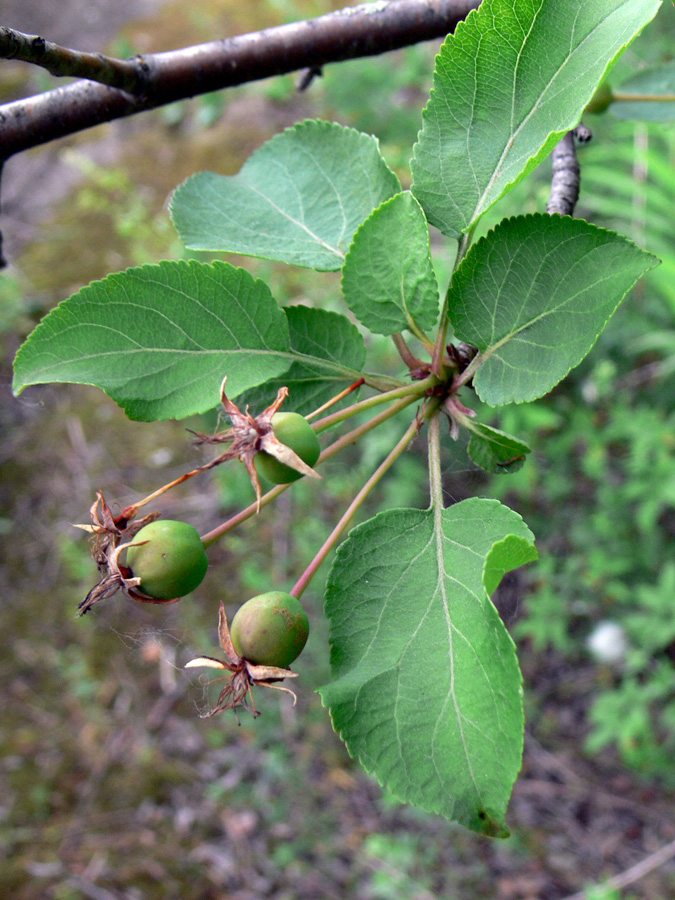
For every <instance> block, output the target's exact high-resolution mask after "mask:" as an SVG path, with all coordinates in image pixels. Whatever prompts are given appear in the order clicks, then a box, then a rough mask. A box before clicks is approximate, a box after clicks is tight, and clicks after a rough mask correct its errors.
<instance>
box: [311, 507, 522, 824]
mask: <svg viewBox="0 0 675 900" xmlns="http://www.w3.org/2000/svg"><path fill="white" fill-rule="evenodd" d="M509 535H515V536H516V538H517V541H518V543H517V545H516V546H515V547H513V546H512V549H514V551H515V556H516V561H515V562H514V565H517V564H519V561H520V560H521V559H522V555H523V554H522V546H521V543H522V542H527V543H528V544H531V543H532V534H531V532H530V531H529V529H528V528H527V526H526V525H525V524H524V522H523V520H522V519H521V518H520V516H518V515H517V514H516V513H514V512H512V510H510V509H507V508H506V507H505V506H502V505H501V504H500V503H498V502H497V501H496V500H482V499H471V500H464V501H463V502H462V503H457V504H455V505H454V506H451V507H450V508H449V509H445V510H441V509H435V510H434V509H431V510H417V509H394V510H389V511H387V512H384V513H381V514H380V515H378V516H376V517H375V518H374V519H370V520H369V521H368V522H364V523H363V524H362V525H360V526H358V527H357V528H355V529H354V530H353V531H352V532H351V533H350V535H349V537H348V538H347V540H346V541H345V542H344V543H343V544H342V545H341V546H340V547H339V549H338V551H337V555H336V559H335V562H334V564H333V568H332V570H331V573H330V575H329V578H328V586H327V590H326V614H327V616H328V618H329V621H330V639H331V669H332V672H333V681H332V682H331V683H330V684H329V685H327V686H325V687H323V688H322V689H321V694H322V697H323V701H324V703H325V704H326V705H327V706H329V707H330V711H331V716H332V719H333V725H334V727H335V729H336V731H338V732H339V734H340V736H341V737H342V738H343V740H344V741H345V742H346V744H347V748H348V750H349V752H350V753H351V754H352V755H353V756H356V757H357V758H358V759H359V761H360V762H361V764H362V765H363V766H364V768H365V769H366V770H367V771H368V772H373V773H374V774H375V775H376V776H377V778H378V780H379V781H380V783H381V784H383V785H386V786H387V787H388V788H389V789H390V790H391V791H393V792H394V793H395V794H396V795H397V796H399V797H401V799H403V800H407V801H409V802H411V803H414V804H415V805H417V806H419V807H421V808H422V809H425V810H427V811H429V812H436V813H440V814H441V815H443V816H446V817H447V818H449V819H454V820H456V821H458V822H461V823H462V824H463V825H465V826H466V827H468V828H471V829H473V830H475V831H478V832H481V833H483V834H489V835H492V836H500V837H504V836H506V834H508V830H507V829H506V825H505V823H504V815H505V812H506V806H507V803H508V799H509V796H510V793H511V789H512V786H513V782H514V780H515V778H516V775H517V773H518V769H519V768H520V760H521V754H522V741H523V710H522V688H521V675H520V671H519V669H518V662H517V659H516V653H515V648H514V645H513V641H512V640H511V638H510V637H509V634H508V632H507V631H506V629H505V628H504V625H503V623H502V621H501V619H500V618H499V615H498V614H497V611H496V610H495V608H494V606H493V605H492V603H491V601H490V599H489V597H488V595H487V593H486V591H485V588H484V586H483V578H484V568H485V566H486V561H487V560H488V559H489V558H490V552H491V550H492V548H493V547H494V545H495V544H496V543H497V542H498V541H503V540H504V538H506V537H508V536H509ZM507 551H508V548H505V550H504V551H503V552H501V553H500V555H499V560H498V563H497V567H495V565H494V564H493V565H492V566H491V570H490V571H491V573H492V572H494V573H495V574H496V572H497V568H499V569H501V570H502V571H507V570H508V569H510V568H511V567H512V566H511V564H510V562H509V555H508V552H507ZM488 581H489V583H490V586H491V587H494V586H495V584H496V578H495V577H493V575H489V576H488Z"/></svg>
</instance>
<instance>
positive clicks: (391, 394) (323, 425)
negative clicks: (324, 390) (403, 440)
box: [312, 375, 438, 433]
mask: <svg viewBox="0 0 675 900" xmlns="http://www.w3.org/2000/svg"><path fill="white" fill-rule="evenodd" d="M437 383H438V379H437V378H436V377H435V376H434V375H430V376H429V377H428V378H425V379H424V380H423V381H416V382H415V383H414V384H405V385H403V386H402V387H398V388H394V389H393V390H391V391H385V392H384V393H382V394H375V396H374V397H368V398H367V399H366V400H360V401H359V402H358V403H354V404H353V405H352V406H348V407H346V408H345V409H341V410H339V412H336V413H332V415H330V416H326V417H325V418H324V419H319V421H318V422H314V424H313V425H312V428H313V429H314V431H316V432H318V433H320V432H322V431H325V430H326V429H327V428H332V426H333V425H337V424H338V423H339V422H343V421H344V420H345V419H350V418H351V417H352V416H355V415H356V414H357V413H360V412H365V411H366V410H368V409H372V408H373V407H374V406H379V405H380V404H382V403H389V402H391V401H393V400H398V399H400V398H403V397H410V398H411V399H412V400H417V399H418V398H420V397H422V396H423V395H424V394H425V393H426V391H427V389H428V388H430V387H433V386H434V385H435V384H437Z"/></svg>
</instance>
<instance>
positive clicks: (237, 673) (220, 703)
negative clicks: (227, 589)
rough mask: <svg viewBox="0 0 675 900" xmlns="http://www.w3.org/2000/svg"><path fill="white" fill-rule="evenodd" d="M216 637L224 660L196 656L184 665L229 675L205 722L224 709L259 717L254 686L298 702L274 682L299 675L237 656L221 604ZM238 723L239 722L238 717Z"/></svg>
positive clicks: (289, 692)
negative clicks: (223, 670) (242, 711)
mask: <svg viewBox="0 0 675 900" xmlns="http://www.w3.org/2000/svg"><path fill="white" fill-rule="evenodd" d="M218 637H219V639H220V646H221V647H222V648H223V650H224V651H225V654H226V656H227V657H228V658H227V659H224V660H223V659H215V658H214V657H212V656H198V657H196V658H195V659H191V660H190V661H189V662H188V663H186V664H185V668H186V669H188V668H194V667H201V666H205V667H207V668H211V669H225V670H226V671H227V672H229V673H230V674H229V675H223V676H222V678H224V679H225V680H226V682H227V683H226V684H225V686H224V687H223V689H222V690H221V692H220V695H219V696H218V700H217V702H216V705H215V706H214V707H213V709H211V710H209V711H208V712H207V713H204V715H203V717H204V718H208V717H209V716H215V715H216V713H219V712H224V711H225V710H227V709H232V710H234V713H235V715H237V709H238V708H239V707H240V706H242V707H243V708H244V709H247V710H248V711H249V712H250V713H251V715H252V716H253V717H254V718H255V717H256V716H259V715H260V713H259V712H258V710H257V709H256V706H255V701H254V699H253V687H254V686H257V687H266V688H272V689H273V690H276V691H283V692H284V693H285V694H290V695H291V697H293V705H294V706H295V703H296V701H297V697H296V695H295V693H294V692H293V691H292V690H290V688H287V687H283V686H282V685H280V684H278V683H277V682H279V681H283V679H284V678H297V674H298V673H297V672H292V671H291V670H290V669H282V668H280V667H279V666H265V665H256V664H254V663H252V662H250V661H249V660H247V659H245V658H244V657H242V656H240V655H239V654H238V653H237V651H236V650H235V649H234V644H233V643H232V638H231V636H230V629H229V626H228V624H227V615H226V614H225V607H224V606H223V604H222V603H221V604H220V612H219V617H218ZM220 680H221V679H220V678H216V679H213V680H212V681H209V682H208V684H212V683H213V682H214V681H220ZM237 721H239V717H238V716H237Z"/></svg>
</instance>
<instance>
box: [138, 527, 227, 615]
mask: <svg viewBox="0 0 675 900" xmlns="http://www.w3.org/2000/svg"><path fill="white" fill-rule="evenodd" d="M140 541H147V543H145V544H143V545H142V546H136V547H130V548H129V549H128V550H127V565H128V566H129V568H130V569H131V571H132V572H133V574H134V576H135V577H137V578H140V579H141V585H140V587H141V590H142V591H143V593H144V594H147V595H148V597H154V598H155V599H156V600H174V599H175V598H176V597H184V596H185V594H189V593H190V591H194V589H195V588H196V587H198V586H199V585H200V584H201V583H202V580H203V579H204V576H205V575H206V569H207V568H208V565H209V558H208V556H207V555H206V551H205V550H204V545H203V544H202V542H201V539H200V537H199V534H198V532H197V529H196V528H194V527H193V526H192V525H188V523H187V522H175V521H172V520H171V519H160V520H159V521H157V522H150V524H149V525H146V526H145V528H141V530H140V531H139V532H138V534H137V535H136V536H135V537H134V541H133V542H134V543H137V542H139V543H140Z"/></svg>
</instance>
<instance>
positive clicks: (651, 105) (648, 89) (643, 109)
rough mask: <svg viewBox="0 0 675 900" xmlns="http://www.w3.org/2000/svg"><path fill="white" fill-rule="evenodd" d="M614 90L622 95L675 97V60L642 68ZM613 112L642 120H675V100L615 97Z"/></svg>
mask: <svg viewBox="0 0 675 900" xmlns="http://www.w3.org/2000/svg"><path fill="white" fill-rule="evenodd" d="M615 93H619V94H654V95H659V96H666V97H673V96H675V63H673V62H672V61H671V62H667V63H663V64H662V65H660V66H652V67H651V68H649V69H643V70H642V72H638V73H637V75H633V77H632V78H629V79H628V81H624V82H623V83H622V85H621V87H619V88H617V89H616V91H615ZM609 109H610V112H611V113H612V115H615V116H617V117H618V118H619V119H637V120H639V121H642V122H673V121H675V102H673V100H649V101H644V102H643V101H640V100H637V101H635V100H633V101H630V100H615V101H614V102H613V103H612V105H611V106H610V107H609Z"/></svg>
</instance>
